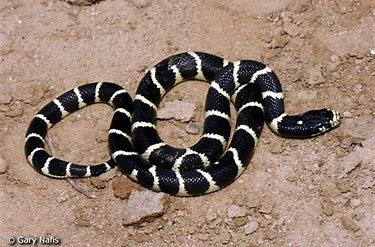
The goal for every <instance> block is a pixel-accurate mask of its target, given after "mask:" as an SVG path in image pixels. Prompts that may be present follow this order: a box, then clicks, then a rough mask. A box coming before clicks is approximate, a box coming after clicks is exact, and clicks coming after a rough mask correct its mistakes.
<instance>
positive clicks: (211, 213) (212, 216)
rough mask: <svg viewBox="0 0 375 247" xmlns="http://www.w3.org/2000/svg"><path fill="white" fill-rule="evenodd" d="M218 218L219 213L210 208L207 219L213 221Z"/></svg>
mask: <svg viewBox="0 0 375 247" xmlns="http://www.w3.org/2000/svg"><path fill="white" fill-rule="evenodd" d="M216 219H217V213H216V212H215V211H214V210H208V211H207V213H206V220H207V221H213V220H216Z"/></svg>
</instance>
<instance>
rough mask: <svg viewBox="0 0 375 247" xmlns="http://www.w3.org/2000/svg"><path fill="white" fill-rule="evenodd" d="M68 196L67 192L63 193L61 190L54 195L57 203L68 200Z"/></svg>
mask: <svg viewBox="0 0 375 247" xmlns="http://www.w3.org/2000/svg"><path fill="white" fill-rule="evenodd" d="M68 198H69V196H68V195H67V194H65V193H64V192H61V193H60V194H59V195H58V196H57V197H56V201H57V202H58V203H63V202H66V201H67V200H68Z"/></svg>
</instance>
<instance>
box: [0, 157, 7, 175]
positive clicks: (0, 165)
mask: <svg viewBox="0 0 375 247" xmlns="http://www.w3.org/2000/svg"><path fill="white" fill-rule="evenodd" d="M7 170H8V164H7V163H6V161H5V160H4V159H3V158H1V157H0V174H4V173H6V171H7Z"/></svg>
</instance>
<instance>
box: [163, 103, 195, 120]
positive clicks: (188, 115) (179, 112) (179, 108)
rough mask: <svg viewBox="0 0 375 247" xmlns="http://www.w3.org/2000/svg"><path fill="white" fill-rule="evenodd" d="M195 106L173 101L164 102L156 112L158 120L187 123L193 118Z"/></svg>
mask: <svg viewBox="0 0 375 247" xmlns="http://www.w3.org/2000/svg"><path fill="white" fill-rule="evenodd" d="M195 109H196V107H195V105H194V104H192V103H189V102H184V101H179V100H174V101H171V102H166V103H165V105H164V107H162V108H161V109H160V110H159V111H158V112H157V118H158V119H172V118H173V119H174V120H177V121H181V122H188V121H190V119H192V118H193V116H194V113H195Z"/></svg>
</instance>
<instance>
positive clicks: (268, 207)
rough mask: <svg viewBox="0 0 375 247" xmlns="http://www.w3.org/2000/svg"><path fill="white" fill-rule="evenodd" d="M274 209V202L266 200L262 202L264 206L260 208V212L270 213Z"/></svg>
mask: <svg viewBox="0 0 375 247" xmlns="http://www.w3.org/2000/svg"><path fill="white" fill-rule="evenodd" d="M272 209H273V204H272V203H269V202H266V203H263V204H262V207H261V208H260V209H259V210H258V212H259V213H262V214H270V213H271V212H272Z"/></svg>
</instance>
